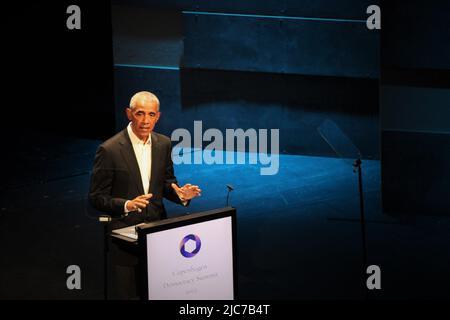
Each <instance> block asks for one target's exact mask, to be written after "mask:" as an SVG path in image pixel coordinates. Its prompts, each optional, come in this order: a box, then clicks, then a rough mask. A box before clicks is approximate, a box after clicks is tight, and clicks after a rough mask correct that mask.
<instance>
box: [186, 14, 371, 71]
mask: <svg viewBox="0 0 450 320" xmlns="http://www.w3.org/2000/svg"><path fill="white" fill-rule="evenodd" d="M184 19H185V23H184V33H185V40H184V58H183V67H189V68H205V69H222V70H245V71H261V72H280V73H298V74H311V75H325V76H343V77H362V78H365V77H368V78H376V77H378V65H379V64H378V60H379V46H378V33H377V32H373V31H369V30H368V29H367V28H366V25H365V23H361V22H337V21H328V20H326V21H323V20H313V21H311V20H301V19H300V20H299V19H274V18H265V17H243V16H233V15H204V14H193V13H185V14H184Z"/></svg>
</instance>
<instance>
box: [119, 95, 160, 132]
mask: <svg viewBox="0 0 450 320" xmlns="http://www.w3.org/2000/svg"><path fill="white" fill-rule="evenodd" d="M126 111H127V117H128V120H130V121H131V128H132V129H133V132H134V134H135V135H136V136H138V138H139V139H141V140H144V141H145V140H147V138H148V137H149V135H150V133H151V132H152V130H153V128H154V127H155V124H156V122H158V119H159V116H160V113H159V111H158V104H157V102H156V101H154V100H148V99H140V100H138V101H137V102H136V104H135V107H134V108H132V109H131V108H127V109H126Z"/></svg>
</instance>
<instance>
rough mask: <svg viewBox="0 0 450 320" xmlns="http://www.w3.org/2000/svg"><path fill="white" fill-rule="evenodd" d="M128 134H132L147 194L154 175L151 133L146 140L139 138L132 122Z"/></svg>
mask: <svg viewBox="0 0 450 320" xmlns="http://www.w3.org/2000/svg"><path fill="white" fill-rule="evenodd" d="M127 131H128V135H129V136H130V140H131V145H132V146H133V150H134V154H135V155H136V160H137V162H138V165H139V172H140V173H141V180H142V186H143V187H144V192H145V193H146V194H147V193H148V192H149V189H150V179H151V177H152V138H151V135H150V136H149V137H148V139H147V141H146V142H144V141H142V140H141V139H139V138H138V137H137V136H136V135H135V134H134V132H133V129H131V122H130V123H129V124H128V126H127ZM128 202H129V201H126V202H125V206H124V211H125V213H128V212H129V210H127V203H128Z"/></svg>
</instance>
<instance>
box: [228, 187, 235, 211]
mask: <svg viewBox="0 0 450 320" xmlns="http://www.w3.org/2000/svg"><path fill="white" fill-rule="evenodd" d="M227 190H228V193H227V207H229V200H230V192H231V191H233V190H234V188H233V186H232V185H231V184H227Z"/></svg>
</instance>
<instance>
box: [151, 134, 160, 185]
mask: <svg viewBox="0 0 450 320" xmlns="http://www.w3.org/2000/svg"><path fill="white" fill-rule="evenodd" d="M151 139H152V168H151V172H152V173H151V176H150V190H151V191H150V192H152V193H153V190H155V189H154V183H155V181H156V180H157V179H156V175H157V174H158V172H157V171H156V168H157V167H158V165H157V164H158V162H159V159H158V156H160V152H159V141H158V137H157V135H156V134H155V133H153V132H152V135H151Z"/></svg>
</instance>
